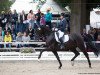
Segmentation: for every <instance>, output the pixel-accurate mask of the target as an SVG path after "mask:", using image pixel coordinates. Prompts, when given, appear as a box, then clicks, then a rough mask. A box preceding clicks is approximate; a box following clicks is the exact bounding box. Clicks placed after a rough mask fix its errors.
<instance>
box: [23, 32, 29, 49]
mask: <svg viewBox="0 0 100 75" xmlns="http://www.w3.org/2000/svg"><path fill="white" fill-rule="evenodd" d="M22 41H23V42H29V41H30V36H29V35H28V33H27V32H24V35H23V36H22ZM23 46H24V47H27V46H29V45H28V44H24V45H23Z"/></svg>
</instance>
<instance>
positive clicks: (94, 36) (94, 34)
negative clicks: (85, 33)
mask: <svg viewBox="0 0 100 75" xmlns="http://www.w3.org/2000/svg"><path fill="white" fill-rule="evenodd" d="M92 34H93V38H94V41H96V40H97V37H98V32H97V29H95V28H94V29H92Z"/></svg>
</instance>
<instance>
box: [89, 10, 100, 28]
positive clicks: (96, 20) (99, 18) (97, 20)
mask: <svg viewBox="0 0 100 75" xmlns="http://www.w3.org/2000/svg"><path fill="white" fill-rule="evenodd" d="M96 11H98V10H96V9H94V10H93V11H91V12H90V25H91V27H93V28H100V14H97V13H96ZM99 12H100V10H99Z"/></svg>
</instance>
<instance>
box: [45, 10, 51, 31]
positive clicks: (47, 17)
mask: <svg viewBox="0 0 100 75" xmlns="http://www.w3.org/2000/svg"><path fill="white" fill-rule="evenodd" d="M51 20H52V14H51V13H50V9H47V13H46V14H45V21H46V25H48V26H49V28H50V30H52V24H51Z"/></svg>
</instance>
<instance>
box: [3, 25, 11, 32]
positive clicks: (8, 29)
mask: <svg viewBox="0 0 100 75" xmlns="http://www.w3.org/2000/svg"><path fill="white" fill-rule="evenodd" d="M6 32H9V33H10V34H11V29H10V27H9V25H8V24H6V26H5V28H4V34H6Z"/></svg>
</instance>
